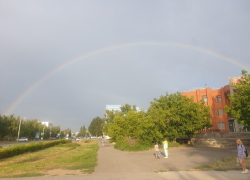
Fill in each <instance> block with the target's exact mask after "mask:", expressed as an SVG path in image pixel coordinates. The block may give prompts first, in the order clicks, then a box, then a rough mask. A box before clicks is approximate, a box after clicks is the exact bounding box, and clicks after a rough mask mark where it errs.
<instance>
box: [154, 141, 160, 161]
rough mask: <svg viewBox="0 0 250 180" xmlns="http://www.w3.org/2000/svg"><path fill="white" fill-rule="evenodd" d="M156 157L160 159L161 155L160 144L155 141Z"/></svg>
mask: <svg viewBox="0 0 250 180" xmlns="http://www.w3.org/2000/svg"><path fill="white" fill-rule="evenodd" d="M154 148H155V158H156V159H157V158H158V159H160V156H159V145H158V142H156V143H155V146H154Z"/></svg>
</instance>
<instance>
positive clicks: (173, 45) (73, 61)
mask: <svg viewBox="0 0 250 180" xmlns="http://www.w3.org/2000/svg"><path fill="white" fill-rule="evenodd" d="M136 46H171V47H177V48H184V49H188V50H193V51H197V52H200V53H204V54H207V55H210V56H213V57H216V58H218V59H221V60H224V61H227V62H229V63H232V64H234V65H236V66H239V67H241V68H242V69H246V70H250V67H249V66H247V65H246V64H243V63H241V62H239V61H237V60H235V59H233V58H230V57H227V56H224V55H222V54H220V53H217V52H214V51H211V50H209V49H205V48H202V47H196V46H192V45H188V44H180V43H173V42H132V43H125V44H118V45H114V46H108V47H104V48H100V49H97V50H95V51H91V52H88V53H85V54H83V55H80V56H78V57H76V58H74V59H71V60H69V61H68V62H66V63H64V64H62V65H60V66H59V67H57V68H56V69H54V70H53V71H51V72H50V73H49V74H46V75H45V76H44V77H42V78H41V79H39V80H38V81H37V82H36V83H34V84H33V85H32V86H30V87H29V88H28V89H27V90H26V91H25V92H24V93H23V94H21V96H20V97H18V98H17V99H16V100H15V102H13V103H12V104H11V106H10V107H9V108H8V109H7V110H6V112H5V113H4V115H9V114H10V113H11V112H13V110H14V109H15V108H16V107H17V106H18V105H19V104H20V103H21V102H22V100H23V99H25V98H26V97H27V96H28V95H29V94H30V93H31V92H32V91H34V89H35V88H37V87H38V86H39V85H40V84H41V83H42V82H44V81H45V80H47V79H48V78H50V77H51V76H52V75H54V74H56V73H57V72H59V71H61V70H63V69H64V68H66V67H68V66H70V65H71V64H73V63H76V62H78V61H80V60H83V59H86V58H88V57H91V56H94V55H98V54H101V53H104V52H108V51H113V50H117V49H121V48H128V47H136Z"/></svg>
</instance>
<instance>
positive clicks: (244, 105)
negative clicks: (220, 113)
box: [225, 70, 250, 127]
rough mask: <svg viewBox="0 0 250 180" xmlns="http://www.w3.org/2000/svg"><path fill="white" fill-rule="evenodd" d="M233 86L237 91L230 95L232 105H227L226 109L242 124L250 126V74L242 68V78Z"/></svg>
mask: <svg viewBox="0 0 250 180" xmlns="http://www.w3.org/2000/svg"><path fill="white" fill-rule="evenodd" d="M233 88H235V89H236V91H235V92H234V95H233V96H231V95H229V100H230V102H231V105H230V106H225V111H226V112H227V114H228V115H229V116H231V117H234V119H235V120H237V121H238V122H239V123H240V124H243V125H244V126H245V127H250V74H247V71H245V70H242V76H241V79H240V81H239V83H237V84H235V85H233Z"/></svg>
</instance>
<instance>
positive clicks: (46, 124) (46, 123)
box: [41, 122, 49, 127]
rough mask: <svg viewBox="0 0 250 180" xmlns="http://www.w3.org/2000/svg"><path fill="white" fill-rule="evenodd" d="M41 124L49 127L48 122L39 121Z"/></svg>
mask: <svg viewBox="0 0 250 180" xmlns="http://www.w3.org/2000/svg"><path fill="white" fill-rule="evenodd" d="M41 123H42V124H44V125H45V126H46V127H49V122H41Z"/></svg>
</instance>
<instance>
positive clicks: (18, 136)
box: [17, 117, 26, 139]
mask: <svg viewBox="0 0 250 180" xmlns="http://www.w3.org/2000/svg"><path fill="white" fill-rule="evenodd" d="M24 119H26V117H24V118H23V120H24ZM21 122H22V119H21V118H20V121H19V128H18V134H17V139H19V135H20V127H21Z"/></svg>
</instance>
